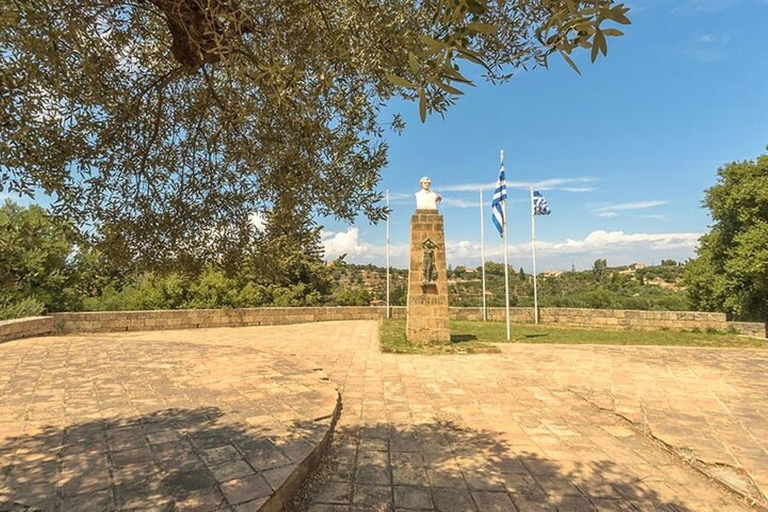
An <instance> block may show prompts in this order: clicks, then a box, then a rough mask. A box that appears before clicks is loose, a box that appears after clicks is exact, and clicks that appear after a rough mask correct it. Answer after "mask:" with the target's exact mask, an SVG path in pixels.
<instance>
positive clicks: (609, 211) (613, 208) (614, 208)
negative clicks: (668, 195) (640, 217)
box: [592, 201, 669, 217]
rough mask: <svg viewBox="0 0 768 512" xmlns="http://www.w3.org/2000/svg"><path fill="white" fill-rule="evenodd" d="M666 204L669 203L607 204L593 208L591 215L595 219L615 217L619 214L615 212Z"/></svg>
mask: <svg viewBox="0 0 768 512" xmlns="http://www.w3.org/2000/svg"><path fill="white" fill-rule="evenodd" d="M668 203H669V201H634V202H631V203H619V204H609V205H608V206H601V207H599V208H595V209H594V210H592V213H594V214H595V216H596V217H617V216H618V215H619V214H618V213H616V212H622V211H627V210H645V209H647V208H655V207H657V206H664V205H665V204H668Z"/></svg>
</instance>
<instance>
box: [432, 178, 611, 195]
mask: <svg viewBox="0 0 768 512" xmlns="http://www.w3.org/2000/svg"><path fill="white" fill-rule="evenodd" d="M595 181H597V180H596V179H595V178H588V177H581V178H550V179H546V180H539V181H507V187H509V188H518V189H526V190H527V189H529V188H530V187H533V188H534V189H536V190H564V191H566V192H591V191H593V190H594V187H568V186H564V185H574V184H580V183H593V182H595ZM435 188H436V189H437V187H435ZM494 188H496V182H495V181H494V182H490V183H458V184H456V185H446V186H444V187H439V190H440V191H441V192H477V191H478V190H480V189H483V190H493V189H494Z"/></svg>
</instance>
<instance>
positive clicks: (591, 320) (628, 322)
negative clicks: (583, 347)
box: [451, 308, 728, 330]
mask: <svg viewBox="0 0 768 512" xmlns="http://www.w3.org/2000/svg"><path fill="white" fill-rule="evenodd" d="M509 313H510V319H511V321H512V322H515V323H533V321H534V314H533V308H509ZM451 318H453V319H455V320H482V319H483V309H482V308H451ZM505 318H506V316H505V312H504V308H488V320H490V321H492V322H503V321H504V320H505ZM539 322H540V323H542V324H556V325H560V326H563V327H582V328H595V327H599V328H604V329H646V330H654V329H673V330H683V329H708V328H712V329H718V330H725V329H726V328H727V325H728V324H727V322H726V321H725V314H723V313H702V312H697V311H640V310H628V309H579V308H540V309H539Z"/></svg>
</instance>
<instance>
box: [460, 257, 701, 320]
mask: <svg viewBox="0 0 768 512" xmlns="http://www.w3.org/2000/svg"><path fill="white" fill-rule="evenodd" d="M598 261H599V262H600V264H599V265H598V266H599V267H600V271H599V272H598V273H596V272H595V271H594V269H592V270H586V271H582V272H576V271H572V272H564V273H562V274H560V275H551V276H545V275H540V276H539V280H538V286H539V306H540V307H569V308H605V309H643V310H674V311H679V310H687V309H689V308H690V305H689V303H688V301H687V300H686V296H685V293H684V292H683V291H682V289H681V287H680V286H679V281H680V277H681V275H682V272H683V267H678V266H675V267H671V266H663V267H662V266H651V267H645V268H644V269H638V270H633V269H629V268H627V267H614V268H612V267H608V266H607V262H606V263H605V266H603V262H604V260H598ZM503 269H504V265H501V264H498V263H493V262H486V289H487V293H488V298H487V304H488V306H491V307H502V306H504V270H503ZM510 270H511V269H510ZM509 282H510V305H512V306H528V307H530V306H533V281H532V279H531V277H530V276H527V275H525V274H524V273H523V276H522V277H521V274H520V273H519V272H514V273H513V272H510V274H509ZM662 285H663V286H662ZM448 287H449V290H448V291H449V293H448V299H449V301H450V303H451V305H452V306H457V307H477V306H481V305H482V281H481V276H480V273H479V272H478V273H476V274H475V275H474V276H473V278H467V279H463V280H452V281H450V282H449V283H448Z"/></svg>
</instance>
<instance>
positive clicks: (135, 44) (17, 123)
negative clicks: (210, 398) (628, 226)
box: [0, 0, 629, 263]
mask: <svg viewBox="0 0 768 512" xmlns="http://www.w3.org/2000/svg"><path fill="white" fill-rule="evenodd" d="M627 11H628V8H627V7H625V6H624V5H623V4H618V3H616V2H614V1H613V0H336V1H334V2H324V1H322V0H279V1H277V0H9V1H8V2H6V3H5V5H4V7H3V12H2V15H0V192H3V191H5V192H9V191H10V192H13V193H19V194H26V195H32V194H34V193H35V192H36V191H42V192H43V193H45V194H47V195H50V196H52V197H53V198H54V200H55V201H54V205H53V211H54V212H55V213H56V214H58V215H61V216H64V217H67V218H68V219H71V220H74V221H76V222H77V223H78V225H80V226H82V227H83V232H84V233H85V234H87V235H90V236H91V237H92V238H93V239H94V240H95V241H97V242H99V243H100V244H101V245H102V248H103V249H104V250H106V251H107V252H109V251H116V252H120V253H125V254H128V255H130V257H131V258H133V259H138V260H139V261H145V262H148V263H152V262H156V261H159V260H167V259H176V258H179V257H181V256H182V255H185V256H186V257H191V258H192V259H195V258H208V257H209V255H210V254H217V253H219V252H221V251H222V250H227V248H228V247H237V246H238V244H241V243H242V242H243V240H244V239H247V238H248V236H249V235H248V233H247V231H248V227H247V226H248V224H247V219H248V215H249V214H250V213H251V212H253V211H258V210H268V209H270V208H271V207H272V205H274V204H275V203H276V202H277V201H278V200H279V198H280V197H282V196H285V195H294V196H297V197H300V198H301V201H303V202H304V203H305V204H306V205H308V207H309V208H308V209H307V210H306V211H307V212H309V213H307V216H310V217H311V216H312V215H318V214H319V215H324V216H330V217H333V218H337V219H342V220H351V219H352V218H354V217H355V216H356V215H357V214H359V213H361V212H362V213H364V214H365V215H366V216H367V217H368V218H369V219H370V220H371V221H374V222H375V221H377V220H380V219H382V217H383V215H384V207H383V206H382V204H381V201H380V199H381V197H380V194H379V193H378V192H377V191H376V185H377V183H378V181H379V178H380V172H381V170H382V168H383V167H384V166H385V165H386V162H387V156H386V155H387V146H386V143H385V132H386V131H387V130H389V129H390V128H392V129H395V130H401V129H402V128H403V122H402V119H401V117H400V116H399V115H396V116H395V117H394V118H392V119H383V117H382V115H381V109H382V107H383V106H384V105H385V104H386V102H387V101H389V100H390V99H392V98H395V97H399V98H404V99H407V100H413V101H414V102H415V103H416V104H418V108H419V111H420V114H421V118H422V120H423V119H424V118H425V117H426V116H427V115H429V114H430V113H437V114H444V113H445V112H446V110H447V109H448V108H449V107H450V106H451V105H452V104H454V103H455V101H456V100H457V98H458V97H459V96H460V95H461V94H462V92H463V91H464V90H466V88H467V86H470V85H471V81H470V80H469V79H467V78H466V68H467V66H477V67H479V68H480V69H481V70H482V71H483V74H484V76H485V78H486V79H487V80H490V81H492V82H494V83H500V82H505V81H507V80H509V79H510V78H511V77H512V76H513V75H514V74H515V72H517V71H518V70H520V69H527V68H531V67H536V66H546V65H547V63H548V59H549V58H550V57H551V56H552V55H553V54H557V55H561V56H562V57H563V58H564V59H565V60H566V61H567V62H568V63H569V64H571V65H572V66H573V67H574V68H575V64H574V63H573V60H572V57H571V56H572V54H573V52H574V51H576V50H577V49H579V48H583V49H585V50H586V51H590V52H591V57H592V60H593V61H594V60H595V59H596V58H598V56H599V55H600V54H603V55H605V54H606V53H607V44H606V39H607V38H608V37H611V36H617V35H621V32H620V31H619V30H618V29H617V28H616V26H617V25H622V24H628V23H629V20H628V19H627V17H626V13H627Z"/></svg>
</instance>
